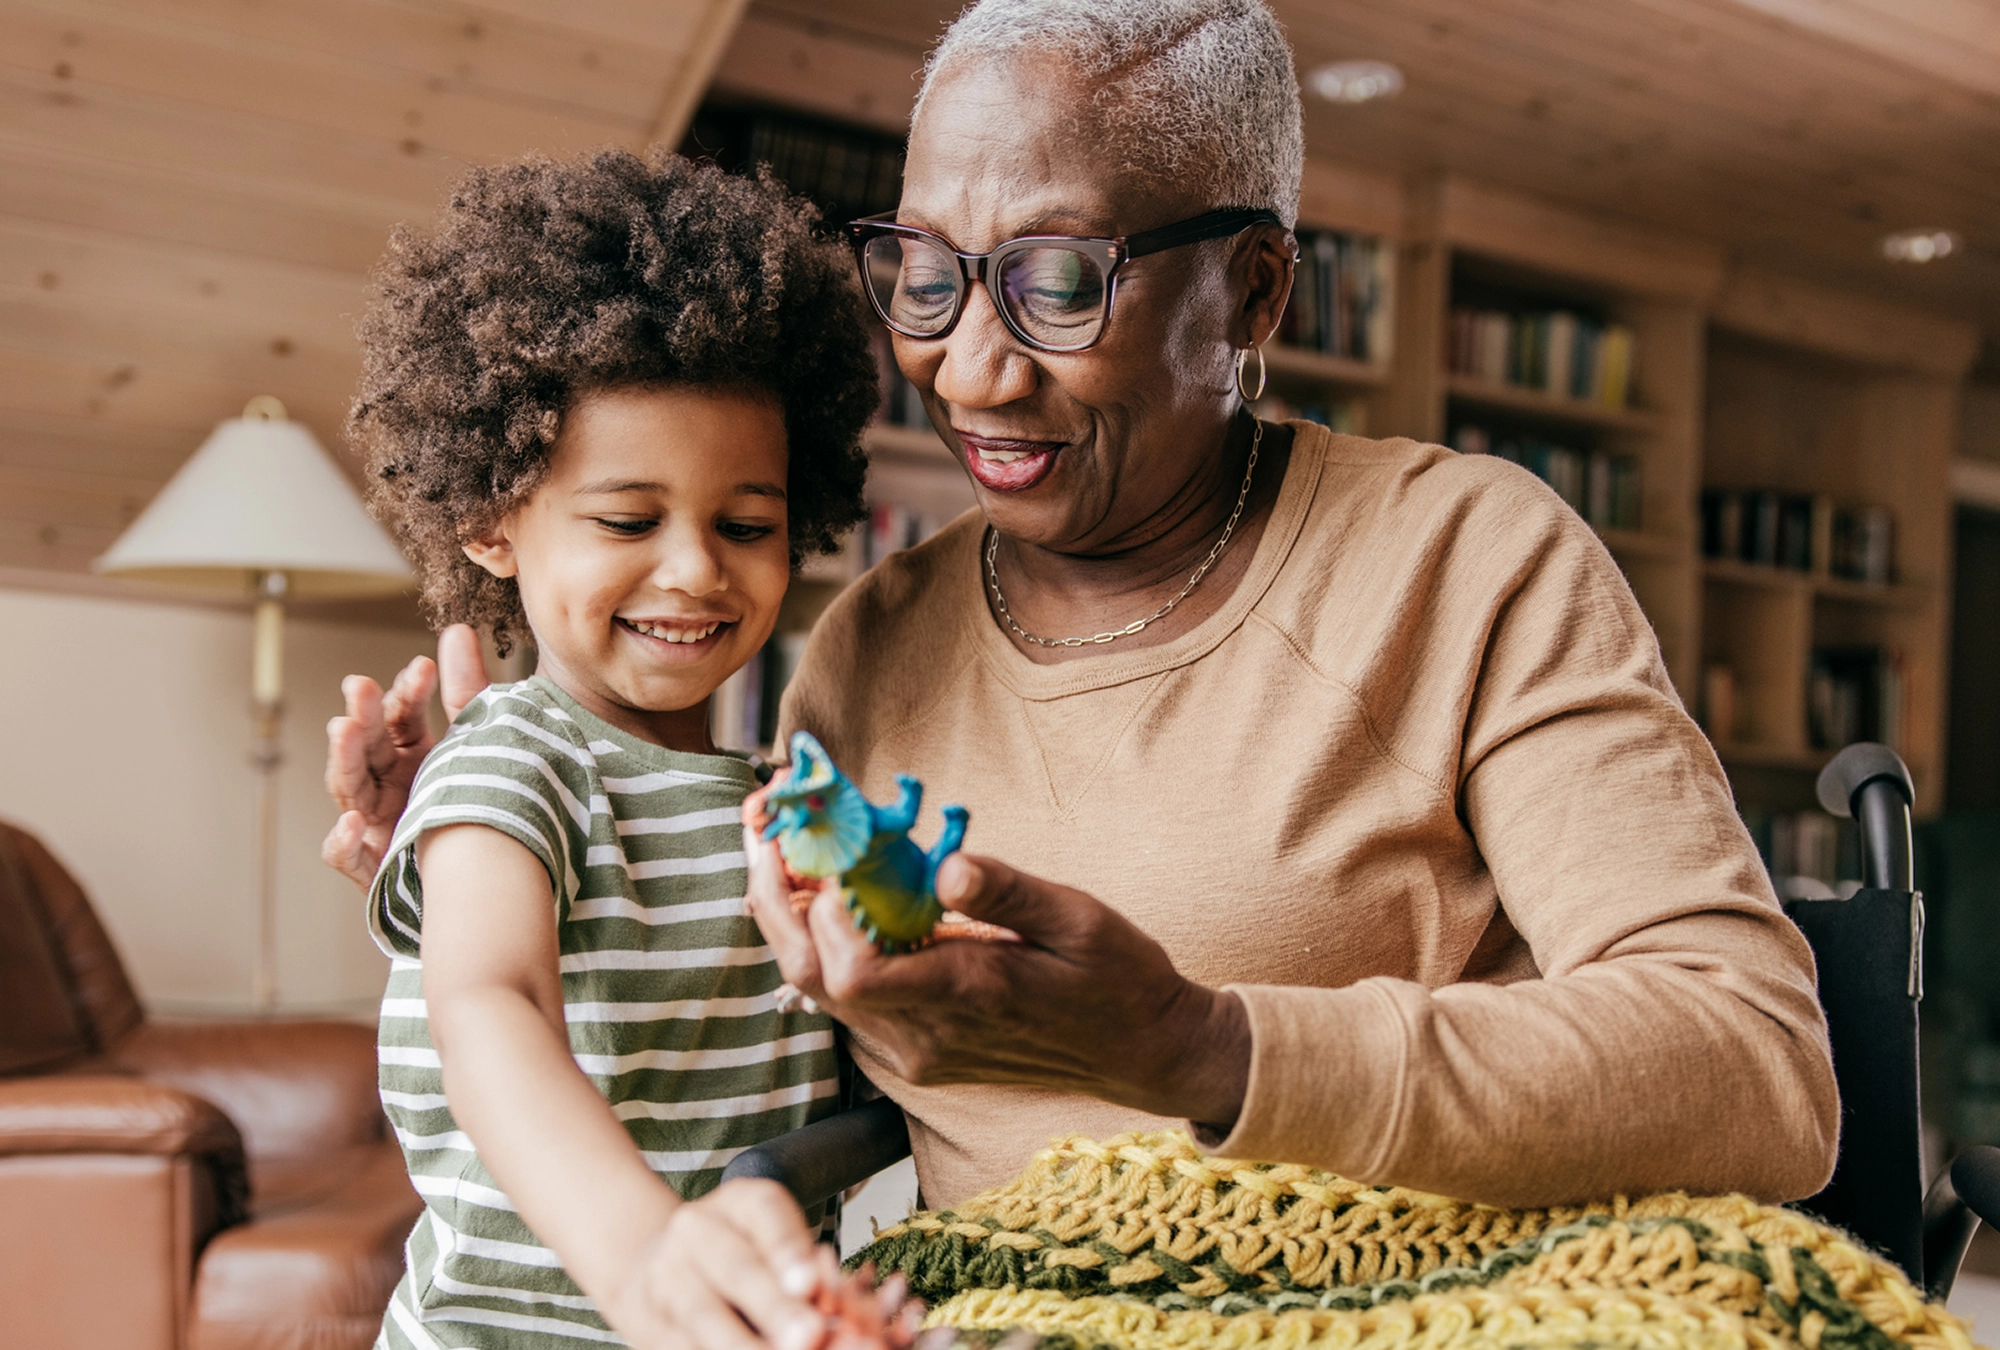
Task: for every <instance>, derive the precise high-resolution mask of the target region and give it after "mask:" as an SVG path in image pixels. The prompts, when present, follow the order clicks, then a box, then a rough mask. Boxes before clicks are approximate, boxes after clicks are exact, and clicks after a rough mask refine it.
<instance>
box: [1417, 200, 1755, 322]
mask: <svg viewBox="0 0 2000 1350" xmlns="http://www.w3.org/2000/svg"><path fill="white" fill-rule="evenodd" d="M1438 229H1439V233H1440V234H1441V236H1442V237H1443V238H1444V239H1446V240H1447V241H1449V242H1450V243H1451V244H1452V245H1453V246H1454V247H1457V248H1462V249H1465V250H1467V251H1469V252H1473V253H1482V254H1487V255H1489V256H1492V257H1495V258H1501V259H1505V260H1507V261H1509V262H1515V263H1520V264H1523V265H1526V266H1530V267H1536V268H1540V269H1542V270H1544V271H1548V272H1552V273H1555V274H1557V275H1561V276H1569V277H1574V278H1576V279H1578V280H1582V281H1593V282H1597V283H1600V284H1602V285H1605V286H1613V287H1617V288H1619V289H1621V290H1628V291H1638V292H1641V293H1644V294H1650V295H1671V296H1677V297H1680V298H1682V299H1685V300H1691V301H1696V302H1700V301H1705V300H1707V299H1708V297H1709V296H1710V295H1712V294H1714V292H1715V289H1716V287H1717V286H1718V285H1719V284H1720V283H1721V280H1722V271H1723V257H1722V252H1721V250H1719V249H1716V248H1713V247H1711V246H1706V245H1703V244H1701V243H1699V242H1695V241H1690V240H1687V239H1684V238H1681V237H1679V236H1676V235H1671V234H1667V233H1665V232H1663V231H1658V230H1646V229H1641V228H1639V227H1637V226H1633V225H1629V224H1625V223H1622V222H1619V221H1614V220H1608V219H1604V218H1602V217H1597V216H1593V215H1591V214H1589V213H1585V212H1578V211H1572V210H1564V209H1563V208H1561V207H1558V206H1553V205H1550V204H1548V203H1546V202H1541V201H1537V200H1535V199H1534V198H1532V197H1526V196H1523V195H1521V194H1520V193H1517V192H1509V191H1506V190H1505V189H1501V188H1495V187H1490V186H1487V185H1485V184H1482V183H1477V182H1474V181H1472V180H1470V179H1466V178H1463V177H1459V176H1457V175H1449V176H1447V177H1446V178H1445V179H1444V181H1443V183H1442V186H1441V196H1440V200H1439V208H1438Z"/></svg>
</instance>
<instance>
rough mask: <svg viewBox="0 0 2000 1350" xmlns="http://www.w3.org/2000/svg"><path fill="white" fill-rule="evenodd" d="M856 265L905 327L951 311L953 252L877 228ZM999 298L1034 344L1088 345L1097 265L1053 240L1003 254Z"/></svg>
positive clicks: (934, 325) (931, 327)
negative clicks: (862, 264) (859, 264)
mask: <svg viewBox="0 0 2000 1350" xmlns="http://www.w3.org/2000/svg"><path fill="white" fill-rule="evenodd" d="M865 258H866V262H867V265H866V267H865V268H864V269H863V271H864V274H865V275H866V277H867V278H868V286H869V289H870V291H871V292H872V298H873V300H874V302H875V305H876V308H877V309H878V310H880V311H881V314H882V317H883V318H885V319H887V320H888V321H889V322H890V323H891V324H892V325H894V326H895V327H897V328H899V329H901V330H903V331H904V332H905V333H908V334H911V335H913V336H916V337H930V336H933V335H935V334H937V333H940V332H943V331H944V329H945V327H946V326H947V325H949V324H950V322H951V319H952V316H953V315H954V314H956V313H957V312H958V306H959V293H960V291H961V290H962V289H963V288H964V286H965V273H964V270H963V269H962V268H961V267H960V265H959V260H958V257H957V255H956V254H954V253H952V252H951V251H950V250H948V249H946V248H944V247H943V246H941V245H940V244H938V243H936V242H934V241H932V240H929V239H924V238H921V237H915V236H909V235H892V234H884V235H877V236H875V238H873V239H870V240H869V241H868V244H867V248H866V250H865ZM996 265H997V267H998V280H999V285H998V286H997V288H996V289H997V290H998V292H999V294H1000V300H1001V305H1002V307H1003V308H1004V309H1005V311H1006V315H1007V318H1008V320H1009V321H1010V323H1011V324H1012V326H1013V327H1014V329H1015V331H1016V332H1018V333H1019V334H1020V335H1021V336H1023V337H1025V338H1027V339H1028V340H1029V341H1030V342H1033V343H1035V344H1036V345H1038V346H1043V347H1049V348H1052V349H1055V350H1065V349H1072V348H1077V347H1086V346H1089V345H1090V344H1091V343H1092V342H1094V341H1095V340H1096V339H1097V335H1098V333H1099V332H1100V331H1101V330H1102V329H1103V327H1104V300H1105V277H1104V268H1103V265H1102V264H1101V263H1100V262H1099V261H1098V260H1097V258H1095V257H1093V256H1092V255H1091V254H1088V253H1085V252H1082V251H1080V250H1078V249H1074V248H1067V247H1064V246H1062V245H1060V244H1053V245H1036V246H1034V247H1031V248H1019V249H1014V250H1011V251H1008V252H1006V253H1003V254H1002V255H1001V257H1000V258H999V259H998V260H997V264H996Z"/></svg>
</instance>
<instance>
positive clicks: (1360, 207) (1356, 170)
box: [1299, 155, 1408, 239]
mask: <svg viewBox="0 0 2000 1350" xmlns="http://www.w3.org/2000/svg"><path fill="white" fill-rule="evenodd" d="M1407 196H1408V194H1407V191H1406V189H1405V187H1404V184H1403V181H1402V180H1401V179H1400V178H1398V177H1396V176H1395V175H1394V174H1386V173H1380V172H1378V171H1376V170H1374V169H1368V168H1363V167H1362V166H1360V165H1358V164H1349V163H1346V162H1345V161H1342V160H1337V159H1329V158H1325V157H1323V156H1314V155H1308V156H1306V167H1305V173H1304V175H1303V177H1302V178H1301V180H1300V183H1299V221H1300V223H1301V224H1304V225H1316V226H1321V227H1325V228H1331V229H1337V230H1354V231H1357V232H1359V233H1361V234H1377V235H1381V236H1383V237H1384V238H1387V239H1401V238H1402V237H1403V236H1404V234H1405V232H1406V230H1407V221H1406V216H1407V208H1408V202H1407Z"/></svg>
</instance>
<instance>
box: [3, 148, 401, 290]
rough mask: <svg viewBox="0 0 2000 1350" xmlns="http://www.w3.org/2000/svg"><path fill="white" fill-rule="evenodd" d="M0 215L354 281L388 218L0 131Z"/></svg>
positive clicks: (371, 257)
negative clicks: (306, 268) (87, 154)
mask: <svg viewBox="0 0 2000 1350" xmlns="http://www.w3.org/2000/svg"><path fill="white" fill-rule="evenodd" d="M0 214H5V215H7V216H12V217H17V218H21V219H25V220H34V221H45V222H51V223H56V224H63V225H83V226H87V227H90V228H94V229H98V230H102V231H105V232H108V233H118V234H129V235H133V236H137V237H142V238H148V239H155V240H168V241H173V242H176V243H184V244H196V245H200V246H202V247H205V248H209V249H213V250H216V251H218V252H226V253H230V254H235V255H239V256H246V257H253V258H271V259H279V260H282V261H286V262H296V263H304V264H307V265H310V266H318V267H329V268H339V269H342V270H345V271H348V272H350V273H352V274H353V275H355V276H356V277H359V276H360V275H361V274H362V273H364V272H366V271H367V270H368V269H369V268H370V267H372V266H373V265H374V264H375V262H376V260H378V259H379V258H380V257H381V256H382V249H383V245H384V244H385V243H386V241H387V239H388V225H389V223H390V221H391V220H393V219H394V217H389V218H385V216H384V213H383V211H382V210H381V208H380V207H379V205H376V204H372V203H366V202H359V201H325V200H321V201H302V200H274V199H272V198H271V197H270V196H268V195H267V194H265V193H264V192H263V191H262V190H261V186H260V185H258V184H254V183H248V184H232V183H215V182H201V181H196V180H191V179H188V178H186V177H183V176H181V175H179V174H176V173H174V172H172V171H170V170H167V169H164V168H162V167H159V166H155V165H149V164H116V163H108V162H106V163H90V162H85V161H82V160H79V159H78V158H77V157H75V156H73V155H70V154H68V153H66V152H65V151H63V150H61V149H59V148H55V147H49V146H41V145H22V144H18V143H10V142H9V141H8V140H7V138H6V136H5V135H4V134H0ZM411 218H412V219H415V218H416V216H415V214H414V213H412V215H411Z"/></svg>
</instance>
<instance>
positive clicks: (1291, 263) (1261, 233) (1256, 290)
mask: <svg viewBox="0 0 2000 1350" xmlns="http://www.w3.org/2000/svg"><path fill="white" fill-rule="evenodd" d="M1298 256H1299V248H1298V241H1297V240H1296V239H1294V238H1293V237H1292V232H1291V231H1290V230H1286V229H1280V228H1279V227H1277V226H1275V225H1256V226H1252V227H1251V228H1250V229H1249V230H1248V231H1246V232H1245V233H1244V234H1243V236H1242V238H1241V240H1240V241H1239V243H1238V244H1237V248H1236V265H1235V269H1234V270H1235V271H1236V273H1237V278H1236V280H1237V294H1239V295H1241V296H1242V297H1243V304H1242V308H1241V309H1240V310H1239V311H1238V313H1237V326H1238V327H1239V329H1240V331H1238V332H1235V333H1232V334H1230V339H1231V342H1232V343H1233V344H1234V345H1237V346H1250V347H1261V346H1263V345H1264V344H1265V343H1266V342H1269V341H1270V340H1271V336H1272V334H1274V333H1276V332H1277V331H1278V320H1279V319H1281V318H1283V317H1284V314H1285V302H1286V301H1287V300H1288V299H1290V298H1291V294H1292V275H1293V273H1294V271H1296V269H1297V266H1298Z"/></svg>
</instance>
